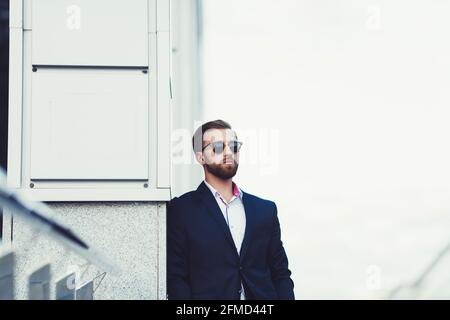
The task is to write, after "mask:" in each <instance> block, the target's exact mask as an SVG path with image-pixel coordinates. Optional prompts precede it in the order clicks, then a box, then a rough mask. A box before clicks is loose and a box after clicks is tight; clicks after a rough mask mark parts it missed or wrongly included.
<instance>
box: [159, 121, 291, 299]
mask: <svg viewBox="0 0 450 320" xmlns="http://www.w3.org/2000/svg"><path fill="white" fill-rule="evenodd" d="M192 145H193V149H194V152H195V157H196V159H197V161H198V162H199V163H200V164H201V165H202V166H203V169H204V173H205V180H204V181H203V182H202V183H201V184H200V185H199V187H198V188H197V190H195V191H191V192H188V193H185V194H184V195H182V196H181V197H179V198H174V199H172V201H171V202H170V203H169V206H168V211H167V291H168V298H169V299H216V300H225V299H226V300H238V299H241V300H243V299H249V300H250V299H294V292H293V288H294V283H293V282H292V280H291V278H290V275H291V272H290V271H289V269H288V260H287V257H286V253H285V250H284V248H283V245H282V242H281V237H280V224H279V221H278V217H277V208H276V205H275V203H274V202H272V201H269V200H263V199H261V198H258V197H256V196H254V195H251V194H249V193H246V192H243V191H242V190H241V189H240V188H239V187H238V186H237V185H236V184H235V183H234V182H233V181H232V179H233V177H234V176H235V174H236V172H237V169H238V162H239V150H240V148H241V146H242V143H241V142H239V141H238V140H237V136H236V133H235V132H234V131H233V130H232V129H231V126H230V125H229V124H228V123H226V122H225V121H222V120H216V121H211V122H207V123H205V124H203V125H202V126H201V127H199V128H198V129H197V130H196V132H195V134H194V136H193V138H192Z"/></svg>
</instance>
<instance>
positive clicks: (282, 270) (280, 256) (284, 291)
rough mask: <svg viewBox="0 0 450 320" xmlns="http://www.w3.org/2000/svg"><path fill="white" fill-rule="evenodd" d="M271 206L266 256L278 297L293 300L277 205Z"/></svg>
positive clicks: (292, 286)
mask: <svg viewBox="0 0 450 320" xmlns="http://www.w3.org/2000/svg"><path fill="white" fill-rule="evenodd" d="M273 207H274V209H273V210H274V220H273V225H272V228H273V229H272V235H271V239H270V244H269V257H268V261H269V264H270V271H271V274H272V281H273V284H274V285H275V289H276V291H277V294H278V299H281V300H294V299H295V296H294V282H293V281H292V279H291V271H290V270H289V269H288V259H287V256H286V252H285V250H284V248H283V243H282V241H281V230H280V222H279V220H278V214H277V206H276V204H275V203H273Z"/></svg>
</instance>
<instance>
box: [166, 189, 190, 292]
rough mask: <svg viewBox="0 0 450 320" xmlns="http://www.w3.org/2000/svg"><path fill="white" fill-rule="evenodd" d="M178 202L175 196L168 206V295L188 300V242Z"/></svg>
mask: <svg viewBox="0 0 450 320" xmlns="http://www.w3.org/2000/svg"><path fill="white" fill-rule="evenodd" d="M176 202H177V198H174V199H173V200H172V201H170V203H169V204H168V206H167V295H168V299H169V300H188V299H190V298H191V288H190V286H189V272H188V268H189V265H188V242H187V237H186V232H185V230H184V228H183V227H182V223H181V222H182V221H181V219H180V216H179V215H180V214H181V211H180V209H179V206H177V205H176Z"/></svg>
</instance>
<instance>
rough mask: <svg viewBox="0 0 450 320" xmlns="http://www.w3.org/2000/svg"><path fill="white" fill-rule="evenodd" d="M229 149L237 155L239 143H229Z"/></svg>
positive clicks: (239, 147)
mask: <svg viewBox="0 0 450 320" xmlns="http://www.w3.org/2000/svg"><path fill="white" fill-rule="evenodd" d="M230 149H231V150H232V151H233V152H234V153H237V152H239V149H241V143H239V142H237V141H234V142H231V143H230Z"/></svg>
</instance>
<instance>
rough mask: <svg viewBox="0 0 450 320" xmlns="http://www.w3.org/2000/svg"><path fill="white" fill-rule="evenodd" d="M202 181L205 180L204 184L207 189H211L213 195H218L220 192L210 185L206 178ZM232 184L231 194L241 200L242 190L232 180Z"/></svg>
mask: <svg viewBox="0 0 450 320" xmlns="http://www.w3.org/2000/svg"><path fill="white" fill-rule="evenodd" d="M203 182H205V184H206V185H207V186H208V188H209V190H211V192H212V194H213V195H214V196H220V193H219V192H218V191H217V190H216V189H215V188H214V187H213V186H212V185H210V184H209V183H208V182H206V180H203ZM232 185H233V196H235V197H236V198H239V199H241V200H242V195H243V193H242V190H241V189H240V188H239V187H238V185H237V184H236V183H234V182H232Z"/></svg>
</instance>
